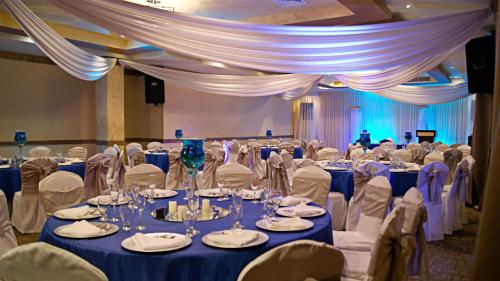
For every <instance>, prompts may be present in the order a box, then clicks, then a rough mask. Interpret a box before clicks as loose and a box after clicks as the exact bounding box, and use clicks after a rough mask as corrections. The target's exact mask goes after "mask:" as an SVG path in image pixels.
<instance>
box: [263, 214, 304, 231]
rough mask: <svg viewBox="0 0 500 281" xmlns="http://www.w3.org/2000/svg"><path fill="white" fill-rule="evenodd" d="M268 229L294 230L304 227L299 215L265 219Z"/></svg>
mask: <svg viewBox="0 0 500 281" xmlns="http://www.w3.org/2000/svg"><path fill="white" fill-rule="evenodd" d="M267 225H268V227H269V228H270V229H274V230H295V229H301V228H303V227H304V221H303V220H302V219H301V218H300V217H293V218H283V219H280V220H278V221H267Z"/></svg>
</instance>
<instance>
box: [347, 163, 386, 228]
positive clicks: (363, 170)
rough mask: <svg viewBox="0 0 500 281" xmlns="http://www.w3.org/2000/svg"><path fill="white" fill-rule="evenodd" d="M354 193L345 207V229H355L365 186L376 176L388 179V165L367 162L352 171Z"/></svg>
mask: <svg viewBox="0 0 500 281" xmlns="http://www.w3.org/2000/svg"><path fill="white" fill-rule="evenodd" d="M353 175H354V193H353V195H352V197H351V199H350V200H349V205H348V208H347V219H346V229H347V230H348V231H356V228H357V225H358V221H359V217H360V215H361V201H362V199H363V197H364V196H365V192H366V191H365V187H366V186H367V184H368V182H369V181H370V180H371V179H372V178H374V177H376V176H385V177H386V178H387V179H390V175H391V174H390V171H389V167H388V166H386V165H383V164H380V163H377V162H369V163H366V164H364V165H362V166H361V167H359V169H358V170H355V171H354V174H353Z"/></svg>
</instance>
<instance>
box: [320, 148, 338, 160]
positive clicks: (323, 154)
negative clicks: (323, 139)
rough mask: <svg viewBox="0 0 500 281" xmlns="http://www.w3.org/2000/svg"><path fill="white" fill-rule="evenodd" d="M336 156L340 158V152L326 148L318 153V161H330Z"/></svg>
mask: <svg viewBox="0 0 500 281" xmlns="http://www.w3.org/2000/svg"><path fill="white" fill-rule="evenodd" d="M334 155H336V156H337V157H338V158H340V155H341V154H340V151H339V150H338V149H336V148H333V147H325V148H322V149H320V150H318V152H316V157H317V161H330V160H332V158H333V156H334Z"/></svg>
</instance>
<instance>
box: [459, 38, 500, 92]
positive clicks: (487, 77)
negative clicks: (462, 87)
mask: <svg viewBox="0 0 500 281" xmlns="http://www.w3.org/2000/svg"><path fill="white" fill-rule="evenodd" d="M493 34H494V32H493ZM465 52H466V56H467V78H468V85H469V93H473V94H493V86H494V84H495V83H494V82H495V36H493V35H489V36H485V37H481V38H476V39H473V40H470V41H469V43H467V44H466V45H465Z"/></svg>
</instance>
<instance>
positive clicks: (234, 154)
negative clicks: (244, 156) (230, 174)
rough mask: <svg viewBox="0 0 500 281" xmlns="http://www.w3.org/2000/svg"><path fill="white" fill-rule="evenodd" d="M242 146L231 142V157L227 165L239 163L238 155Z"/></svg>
mask: <svg viewBox="0 0 500 281" xmlns="http://www.w3.org/2000/svg"><path fill="white" fill-rule="evenodd" d="M240 148H241V146H240V144H239V143H238V142H231V144H230V147H229V157H228V159H227V162H226V164H229V163H238V155H239V153H240Z"/></svg>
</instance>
